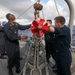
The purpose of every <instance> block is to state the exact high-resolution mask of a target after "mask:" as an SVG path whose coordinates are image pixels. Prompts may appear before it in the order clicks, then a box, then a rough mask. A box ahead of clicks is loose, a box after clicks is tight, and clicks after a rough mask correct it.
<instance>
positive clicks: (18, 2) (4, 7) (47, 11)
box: [0, 0, 75, 25]
mask: <svg viewBox="0 0 75 75" xmlns="http://www.w3.org/2000/svg"><path fill="white" fill-rule="evenodd" d="M36 1H37V0H0V21H5V20H6V18H5V15H6V14H7V13H13V14H14V15H15V16H16V18H17V17H18V16H19V15H21V14H22V13H23V12H24V11H25V10H27V9H28V8H29V7H30V6H32V5H33V4H34V3H35V2H36ZM71 1H72V2H73V5H75V0H71ZM56 2H57V5H58V10H59V13H60V15H62V16H64V17H65V18H66V24H68V19H69V9H68V6H67V4H66V3H65V1H64V0H56ZM41 4H42V5H43V14H44V18H45V19H52V20H53V19H54V17H56V16H58V13H57V11H56V7H55V4H54V0H41ZM74 7H75V6H74ZM40 15H41V17H43V15H42V12H40ZM33 20H34V9H33V7H32V8H31V9H30V10H28V11H27V12H26V13H25V14H24V15H22V16H21V17H20V18H19V19H17V22H19V23H21V24H28V23H31V22H32V21H33ZM74 25H75V21H74Z"/></svg>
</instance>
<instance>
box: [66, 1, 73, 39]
mask: <svg viewBox="0 0 75 75" xmlns="http://www.w3.org/2000/svg"><path fill="white" fill-rule="evenodd" d="M65 2H66V3H67V4H68V7H69V10H70V19H69V25H68V27H69V28H70V30H71V38H72V29H73V22H74V7H73V3H72V2H71V0H65Z"/></svg>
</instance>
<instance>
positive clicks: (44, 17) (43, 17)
mask: <svg viewBox="0 0 75 75" xmlns="http://www.w3.org/2000/svg"><path fill="white" fill-rule="evenodd" d="M42 15H43V18H44V19H45V16H44V12H43V10H42Z"/></svg>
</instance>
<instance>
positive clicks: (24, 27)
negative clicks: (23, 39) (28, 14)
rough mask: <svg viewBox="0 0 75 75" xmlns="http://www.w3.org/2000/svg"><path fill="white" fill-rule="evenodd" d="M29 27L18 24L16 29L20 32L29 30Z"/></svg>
mask: <svg viewBox="0 0 75 75" xmlns="http://www.w3.org/2000/svg"><path fill="white" fill-rule="evenodd" d="M30 26H31V24H30V25H24V26H23V25H20V24H18V29H20V30H26V29H29V28H30Z"/></svg>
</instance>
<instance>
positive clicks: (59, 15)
mask: <svg viewBox="0 0 75 75" xmlns="http://www.w3.org/2000/svg"><path fill="white" fill-rule="evenodd" d="M54 3H55V6H56V10H57V13H58V15H59V16H60V13H59V10H58V6H57V3H56V1H55V0H54Z"/></svg>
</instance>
